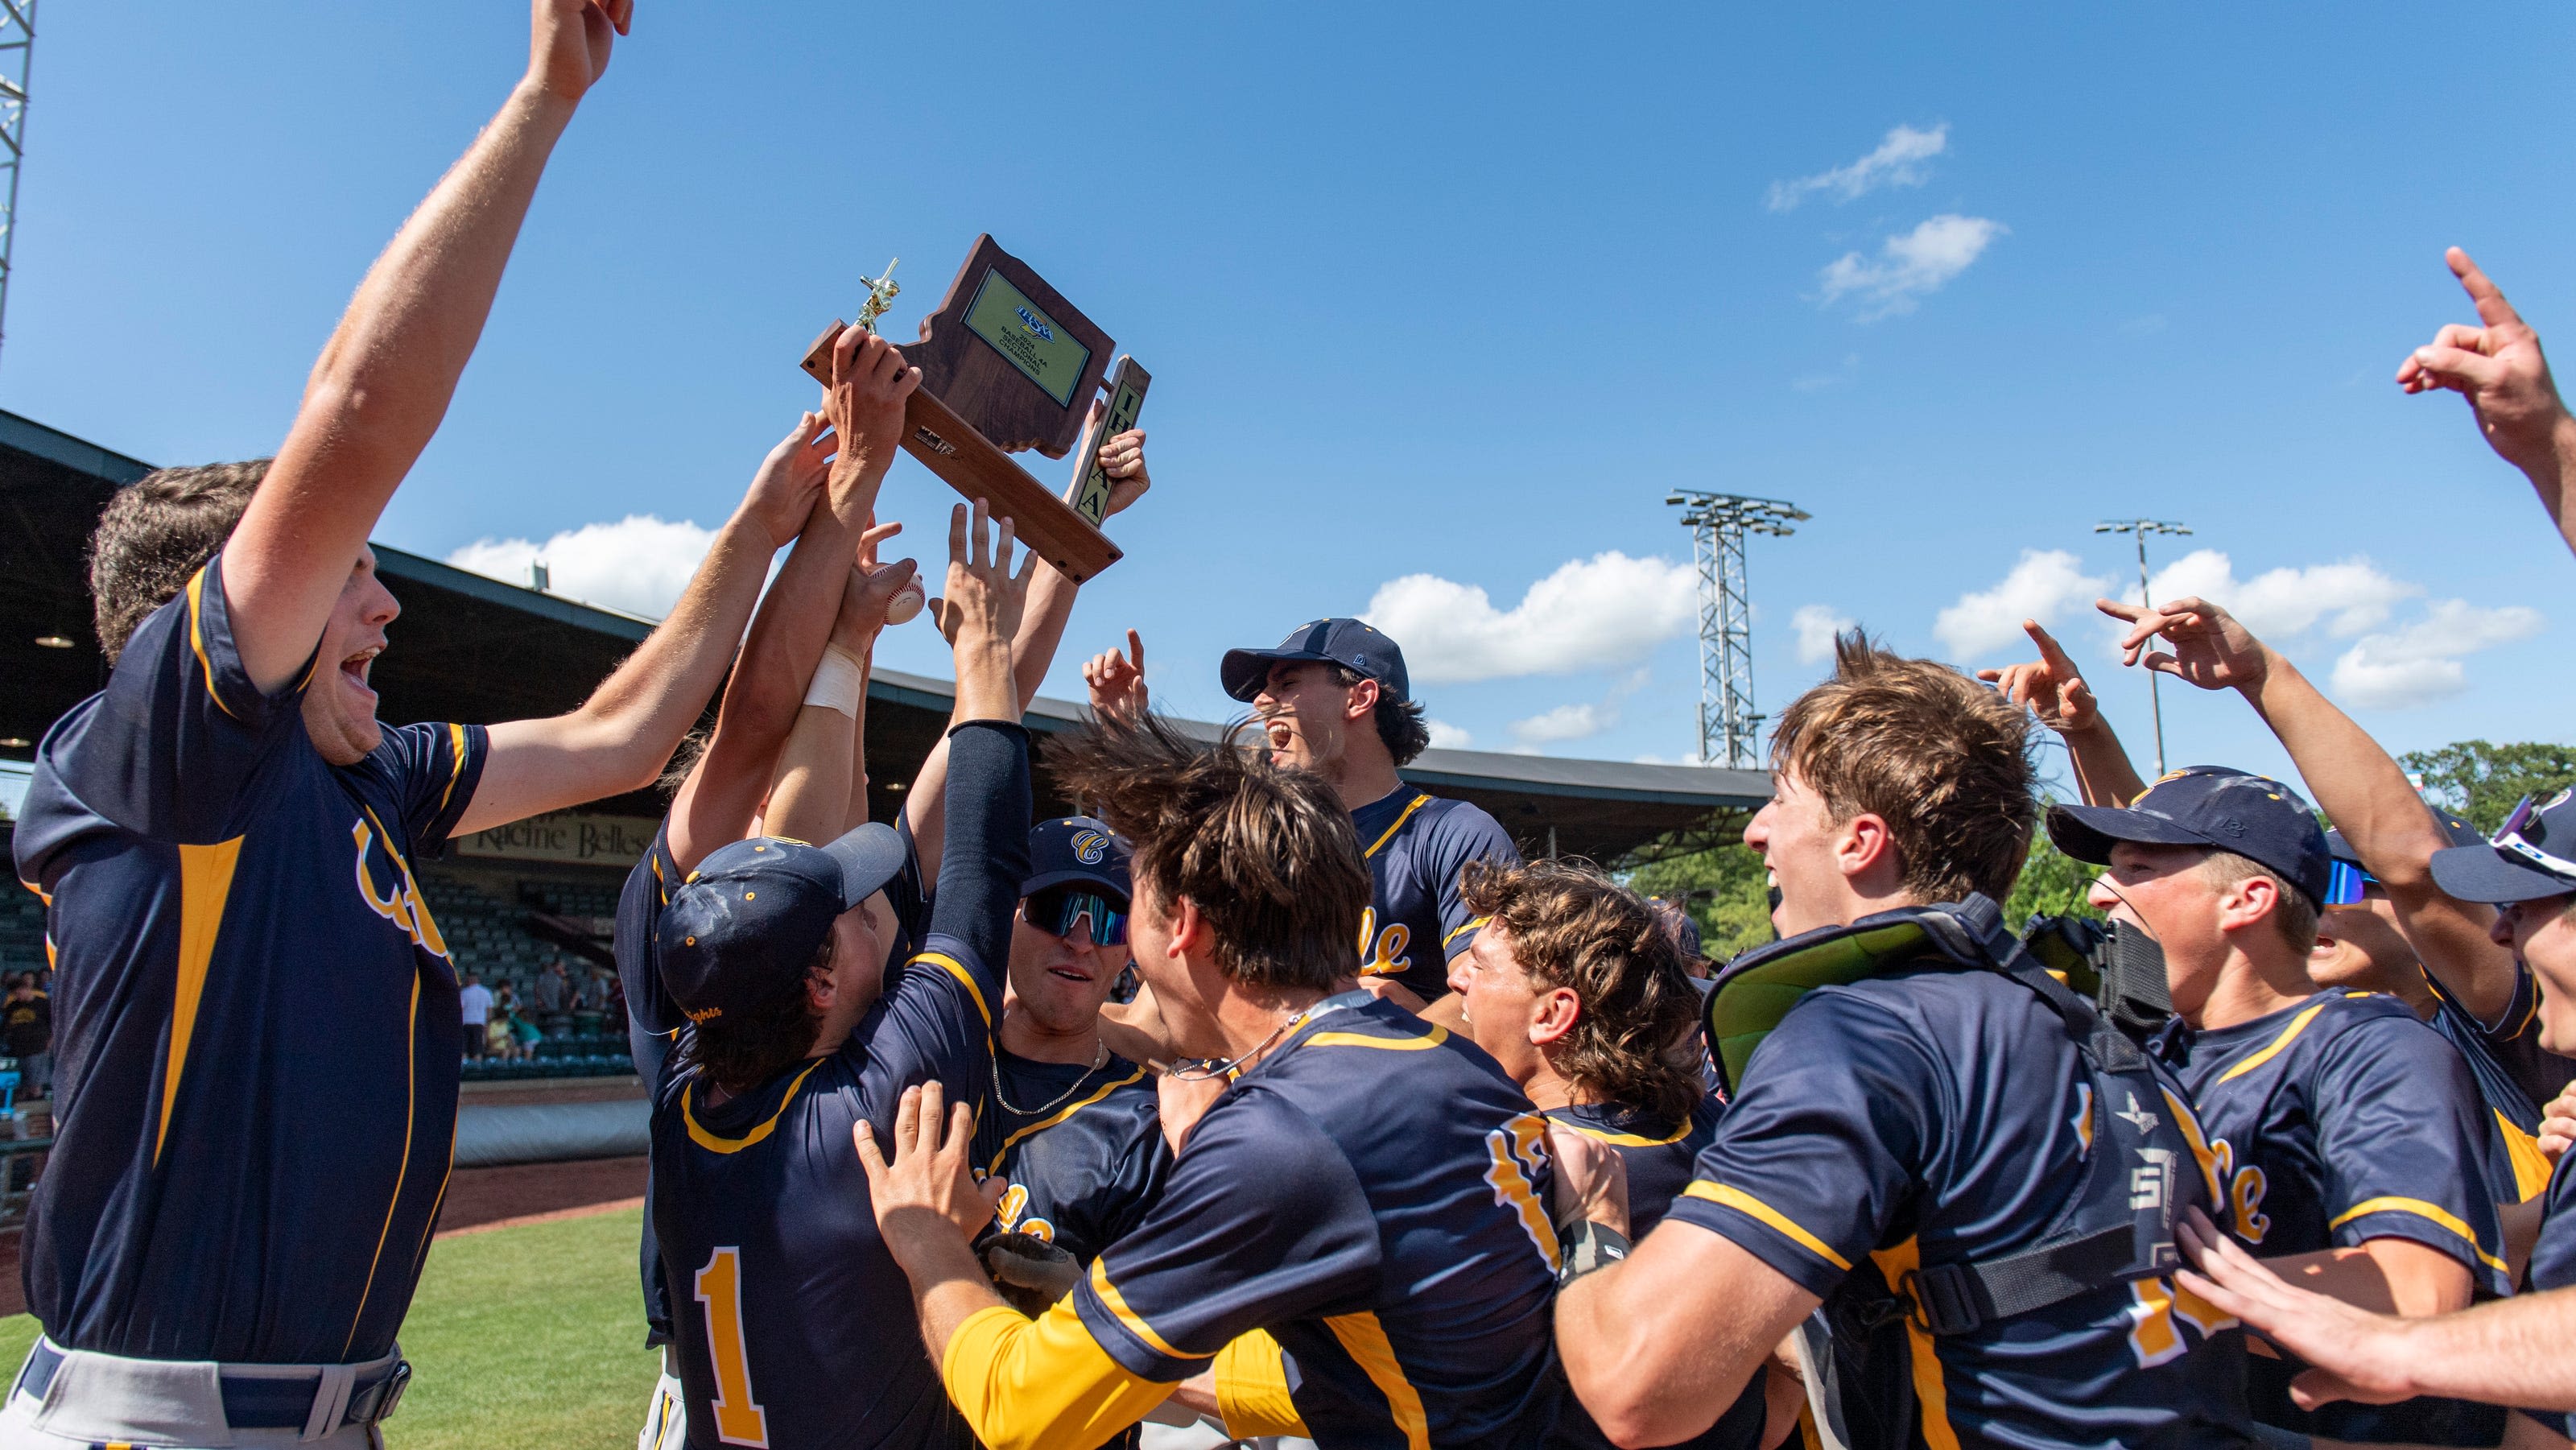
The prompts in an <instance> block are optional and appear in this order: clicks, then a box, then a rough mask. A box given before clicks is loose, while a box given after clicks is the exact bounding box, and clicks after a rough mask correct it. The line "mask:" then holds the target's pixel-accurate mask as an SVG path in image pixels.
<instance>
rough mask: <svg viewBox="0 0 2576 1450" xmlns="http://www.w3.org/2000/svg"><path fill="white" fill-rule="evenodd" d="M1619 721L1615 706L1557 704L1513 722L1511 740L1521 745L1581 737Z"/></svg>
mask: <svg viewBox="0 0 2576 1450" xmlns="http://www.w3.org/2000/svg"><path fill="white" fill-rule="evenodd" d="M1618 723H1619V709H1618V707H1617V706H1616V705H1559V706H1557V707H1556V708H1555V709H1553V710H1550V711H1548V712H1547V713H1546V714H1544V715H1532V716H1531V717H1529V718H1528V719H1526V720H1515V721H1513V722H1512V739H1513V740H1514V741H1516V742H1518V743H1519V744H1520V745H1521V746H1523V747H1524V748H1527V747H1531V746H1539V745H1562V744H1564V743H1565V742H1566V741H1569V740H1584V739H1589V738H1590V737H1592V736H1595V735H1598V734H1600V733H1601V732H1602V731H1604V730H1607V729H1609V728H1610V727H1611V726H1613V725H1616V724H1618Z"/></svg>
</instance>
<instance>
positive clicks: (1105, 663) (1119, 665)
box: [1082, 629, 1146, 723]
mask: <svg viewBox="0 0 2576 1450" xmlns="http://www.w3.org/2000/svg"><path fill="white" fill-rule="evenodd" d="M1082 683H1083V684H1085V685H1087V686H1089V687H1090V690H1091V713H1092V714H1094V715H1097V716H1099V717H1100V718H1101V719H1103V720H1111V719H1117V720H1126V721H1129V722H1131V723H1132V722H1134V721H1138V720H1142V719H1144V718H1145V704H1146V699H1145V696H1146V691H1145V641H1144V639H1143V637H1142V636H1140V635H1138V634H1137V633H1136V631H1134V630H1132V629H1131V630H1129V631H1127V653H1126V654H1120V653H1119V652H1118V651H1116V650H1114V649H1112V650H1103V651H1101V652H1100V653H1098V654H1096V655H1093V656H1092V657H1091V658H1090V659H1088V660H1086V661H1084V662H1083V666H1082Z"/></svg>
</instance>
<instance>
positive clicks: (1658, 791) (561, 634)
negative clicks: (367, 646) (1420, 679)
mask: <svg viewBox="0 0 2576 1450" xmlns="http://www.w3.org/2000/svg"><path fill="white" fill-rule="evenodd" d="M151 468H152V465H150V464H146V463H143V462H141V461H139V460H137V459H133V458H128V457H126V456H124V455H122V454H119V453H115V452H112V451H110V450H108V449H105V448H102V447H99V446H98V445H96V444H93V443H88V442H85V441H83V440H81V439H78V438H74V437H71V436H70V435H68V434H65V433H61V432H58V431H56V430H54V429H51V428H48V427H45V426H44V425H42V424H40V423H36V422H33V421H31V420H29V419H26V418H21V417H19V416H17V415H15V414H12V413H8V412H0V679H5V680H6V681H8V686H7V688H6V689H5V690H0V771H8V770H12V769H14V770H17V771H21V772H23V769H24V766H25V762H27V761H28V760H29V759H30V758H31V757H32V755H33V749H34V742H36V741H37V740H39V739H42V738H43V736H44V732H45V730H46V728H47V727H48V726H49V725H51V724H52V723H53V721H54V719H55V718H56V717H57V716H59V715H61V714H62V713H63V712H64V711H65V710H67V709H69V708H70V707H71V706H72V705H74V704H76V703H77V702H79V701H80V700H81V699H82V698H83V697H85V696H87V695H89V694H90V693H91V692H93V691H95V690H97V689H98V688H99V686H100V685H101V684H102V683H103V681H104V679H105V671H106V664H105V660H104V658H103V657H102V656H101V654H100V653H99V649H98V643H97V638H96V635H95V631H94V630H93V628H92V626H91V622H90V598H89V591H88V587H87V584H86V582H85V572H84V571H85V553H86V548H87V542H88V538H89V535H90V531H91V529H92V528H93V527H94V526H95V525H96V523H97V521H98V517H99V513H100V511H101V510H102V509H104V508H105V507H106V505H107V500H108V497H109V496H110V495H111V494H113V493H114V492H115V491H116V490H117V488H119V487H120V486H122V485H124V484H127V483H131V482H133V481H134V480H135V479H138V478H140V477H142V476H143V475H144V474H145V473H148V472H150V471H151ZM376 555H377V573H378V575H379V577H381V578H382V579H383V580H384V582H385V584H386V586H387V587H388V588H390V589H391V590H392V591H393V593H394V596H395V597H396V598H397V599H399V600H400V601H401V602H402V607H403V614H402V621H401V623H400V624H399V625H398V626H397V627H396V640H397V647H396V648H394V649H392V650H390V651H388V652H387V653H386V655H385V657H384V659H383V660H382V661H381V662H380V663H379V664H378V666H377V667H376V669H375V671H374V674H373V677H372V680H371V683H372V684H373V685H374V687H375V688H376V690H377V691H378V692H379V694H380V695H381V696H382V698H383V704H382V706H381V712H382V715H383V718H385V719H387V720H460V721H468V722H488V721H494V720H508V719H518V718H523V717H527V716H534V715H548V714H555V713H558V712H561V711H565V710H569V709H571V708H573V707H574V706H576V705H578V704H579V703H580V702H581V701H582V700H583V699H584V698H586V697H587V696H588V694H589V693H590V690H591V688H592V687H593V686H594V685H595V684H597V683H598V682H599V681H600V680H601V679H602V678H604V677H605V676H606V675H607V674H608V672H609V671H610V670H611V669H612V668H614V667H615V665H616V664H617V662H618V660H620V659H621V658H623V657H624V656H625V654H626V653H627V652H628V651H629V650H631V649H633V648H634V646H635V645H636V643H637V642H638V641H640V640H642V639H643V638H644V636H645V634H646V632H647V631H649V630H650V629H651V628H652V621H650V620H647V619H642V618H638V617H636V616H634V615H630V614H624V613H620V612H618V611H615V610H610V609H602V608H598V607H596V606H592V605H588V604H583V603H580V602H578V601H574V600H570V599H565V598H561V597H559V596H556V595H553V594H549V593H545V592H542V591H540V590H536V589H531V588H523V587H520V586H518V585H514V584H509V583H505V582H502V581H500V580H497V579H490V578H486V577H484V576H482V575H479V574H472V573H468V572H466V571H464V570H461V569H457V568H454V567H451V566H449V565H447V564H442V563H439V562H438V561H436V560H433V559H427V558H423V557H421V556H420V555H417V554H412V553H407V552H405V551H403V550H401V549H395V548H389V547H387V546H385V545H383V544H378V545H377V546H376ZM951 698H952V697H951V693H950V687H949V685H948V683H947V682H946V681H944V680H934V679H928V678H924V677H922V676H918V675H909V674H903V673H900V672H897V671H892V670H886V671H880V672H878V673H877V675H876V676H875V677H874V678H873V679H872V680H871V682H870V684H869V691H868V717H867V720H868V737H869V738H868V751H869V765H870V775H871V778H872V782H873V794H874V799H872V800H871V802H870V806H871V810H872V812H873V813H875V814H877V815H878V817H879V818H880V819H885V818H890V817H891V816H892V814H893V813H894V811H895V809H896V807H897V806H898V805H899V804H900V802H901V799H902V793H903V791H904V790H905V788H906V787H907V786H908V785H909V784H910V782H911V780H912V777H913V774H914V772H915V771H917V770H918V769H919V767H920V764H921V761H922V759H923V758H924V757H925V756H926V755H927V754H928V753H929V751H930V747H931V745H932V744H933V743H934V742H935V741H936V740H937V739H938V738H939V734H940V732H941V731H942V730H943V729H944V728H945V727H946V724H947V720H948V715H949V708H950V704H951ZM1081 719H1082V708H1081V707H1080V706H1079V705H1077V704H1075V703H1073V702H1069V701H1064V700H1057V699H1048V698H1041V699H1039V700H1038V702H1037V703H1036V705H1035V706H1034V707H1033V708H1032V709H1031V710H1030V711H1029V714H1028V724H1029V725H1030V727H1031V728H1032V729H1033V730H1035V731H1037V732H1039V733H1041V734H1044V733H1050V732H1055V731H1062V730H1069V729H1073V728H1075V727H1076V726H1078V725H1079V724H1080V722H1081ZM1190 728H1192V729H1194V730H1198V731H1203V732H1206V733H1207V734H1209V735H1211V736H1212V735H1214V734H1216V733H1218V732H1219V730H1220V729H1221V727H1219V726H1216V725H1209V724H1202V725H1194V726H1191V727H1190ZM1404 775H1405V778H1406V779H1407V780H1409V781H1412V782H1413V783H1415V784H1417V785H1420V786H1423V787H1425V788H1427V789H1430V790H1434V791H1438V792H1439V793H1440V794H1442V795H1444V796H1453V797H1458V798H1462V799H1465V800H1469V801H1472V802H1474V803H1475V804H1477V805H1479V806H1482V807H1483V808H1484V809H1485V810H1487V811H1488V812H1490V813H1492V815H1493V816H1494V818H1495V819H1496V820H1499V821H1501V822H1502V823H1503V825H1504V826H1505V828H1506V829H1508V830H1510V831H1511V832H1512V834H1513V835H1514V836H1515V837H1516V838H1518V840H1519V843H1520V846H1521V849H1522V850H1523V851H1524V852H1525V853H1527V854H1530V855H1551V854H1560V853H1561V854H1565V855H1579V856H1585V857H1589V858H1591V859H1593V860H1595V861H1600V862H1603V863H1605V864H1613V865H1616V864H1621V863H1627V862H1633V861H1636V860H1640V859H1644V858H1645V857H1647V856H1649V855H1651V854H1654V853H1656V852H1658V851H1660V850H1666V849H1675V848H1687V847H1689V846H1692V845H1696V844H1699V843H1702V842H1704V841H1706V840H1708V839H1710V838H1711V836H1712V835H1713V834H1715V833H1717V832H1723V831H1729V830H1732V829H1734V828H1736V827H1737V826H1739V825H1740V823H1741V820H1742V814H1743V813H1744V812H1746V811H1748V810H1751V809H1754V808H1756V807H1758V806H1759V805H1760V804H1761V803H1762V802H1763V801H1764V800H1765V799H1767V798H1768V797H1769V795H1770V779H1769V777H1768V775H1767V774H1766V773H1764V772H1761V771H1752V770H1728V769H1721V768H1715V767H1705V768H1704V767H1697V766H1668V765H1638V764H1626V763H1619V762H1611V761H1592V760H1566V759H1558V758H1553V757H1541V756H1523V755H1503V754H1493V753H1487V752H1482V751H1468V750H1429V751H1425V752H1424V753H1423V755H1422V757H1421V758H1420V759H1419V760H1417V761H1415V762H1414V763H1413V765H1411V766H1410V767H1408V768H1407V769H1406V770H1405V771H1404ZM21 779H23V776H21ZM1039 788H1040V795H1039V801H1038V804H1039V807H1040V809H1041V810H1042V811H1043V812H1046V813H1054V812H1057V811H1059V810H1063V809H1065V807H1066V803H1065V802H1063V801H1061V800H1057V799H1052V798H1051V797H1050V795H1049V793H1048V790H1047V787H1046V783H1045V780H1044V777H1043V773H1042V774H1041V777H1040V782H1039ZM663 804H664V803H663V801H662V799H661V798H660V797H659V796H657V795H651V794H638V795H632V796H623V797H617V798H613V799H610V800H606V801H601V802H598V803H596V804H594V805H592V806H590V807H586V808H584V809H583V810H580V811H577V812H566V813H563V814H560V815H555V816H546V817H539V818H537V819H534V820H530V821H523V822H519V823H517V824H514V825H511V826H507V827H503V828H500V829H497V830H491V831H484V832H480V833H477V834H476V835H474V836H471V837H467V838H463V839H460V840H458V841H456V842H454V843H452V844H451V845H450V847H449V849H448V852H447V854H446V856H445V858H444V859H443V860H440V861H436V862H430V863H423V869H422V871H421V886H422V890H423V891H424V892H425V893H426V894H427V896H428V898H429V902H430V906H431V909H432V910H433V911H434V912H435V913H436V914H437V918H438V921H439V924H440V927H441V929H442V931H443V933H444V935H445V936H446V939H447V941H448V943H449V945H450V947H451V948H452V950H453V952H454V955H455V958H456V961H457V964H458V967H459V969H460V970H467V971H478V972H480V973H482V974H483V977H484V980H485V982H486V983H487V984H488V985H491V986H493V987H494V988H495V989H496V990H497V988H498V986H499V984H501V983H503V982H509V983H511V984H513V985H514V987H515V988H516V990H517V993H518V995H519V997H520V999H521V1001H522V1002H523V1003H527V1002H533V1001H534V1000H535V995H536V991H535V989H536V979H537V977H538V975H539V974H540V973H541V972H542V971H544V970H545V968H546V967H547V965H548V964H549V963H551V962H553V961H557V960H560V961H562V962H563V963H564V964H565V966H566V969H567V973H568V975H569V976H570V977H572V978H573V979H575V980H576V981H578V980H579V979H581V978H583V977H585V976H587V975H588V974H589V972H590V969H591V968H592V966H594V965H604V964H606V963H607V962H608V961H609V955H608V938H609V930H610V925H611V918H612V917H613V915H614V913H615V911H616V903H617V893H618V889H619V887H620V885H621V884H622V882H623V881H624V878H625V874H626V871H627V869H628V868H629V867H630V866H631V865H632V864H633V863H634V861H635V859H636V858H637V857H638V856H639V855H641V854H642V852H643V850H644V848H645V846H646V845H647V844H648V843H649V841H650V839H651V835H652V832H653V829H654V826H655V823H656V822H657V821H658V820H659V818H660V816H661V813H662V809H663ZM6 830H7V827H6V825H5V824H0V832H5V831H6ZM0 841H5V835H0ZM44 963H45V953H44V916H43V909H42V907H41V905H40V904H39V903H38V901H37V900H36V898H35V896H34V895H33V894H32V893H29V892H26V891H24V890H19V889H16V888H8V889H5V890H0V972H15V971H22V970H27V969H30V968H38V967H42V966H43V965H44ZM523 1010H525V1009H523ZM532 1015H533V1014H532ZM542 1026H543V1029H544V1031H545V1033H546V1037H545V1040H544V1041H543V1042H541V1043H540V1044H538V1046H537V1049H536V1054H535V1056H534V1057H533V1059H531V1060H528V1061H523V1062H511V1063H501V1062H490V1063H478V1064H474V1065H473V1066H472V1067H471V1068H470V1069H469V1072H468V1076H469V1078H473V1077H481V1078H505V1077H556V1076H585V1075H600V1074H611V1073H623V1072H627V1071H630V1070H631V1069H630V1068H629V1066H628V1062H627V1058H626V1046H625V1041H626V1039H625V1030H624V1024H623V1022H620V1021H611V1020H608V1017H607V1014H605V1013H603V1012H602V1011H600V1010H597V1009H596V1008H593V1009H590V1010H567V1011H564V1012H559V1013H553V1014H549V1020H547V1021H545V1022H544V1023H543V1024H542Z"/></svg>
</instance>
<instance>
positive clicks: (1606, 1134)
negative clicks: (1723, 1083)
mask: <svg viewBox="0 0 2576 1450" xmlns="http://www.w3.org/2000/svg"><path fill="white" fill-rule="evenodd" d="M1548 1121H1550V1122H1552V1123H1562V1124H1564V1125H1565V1126H1566V1127H1569V1128H1572V1129H1573V1130H1574V1131H1576V1132H1578V1133H1581V1134H1582V1135H1583V1136H1585V1137H1587V1138H1598V1139H1600V1140H1601V1141H1602V1142H1604V1143H1616V1144H1618V1145H1619V1146H1620V1147H1622V1148H1661V1147H1663V1146H1664V1145H1665V1144H1667V1143H1678V1142H1680V1141H1681V1140H1682V1139H1684V1138H1686V1137H1688V1136H1689V1135H1690V1130H1691V1125H1690V1124H1689V1123H1688V1122H1684V1123H1683V1124H1682V1125H1681V1126H1680V1127H1678V1128H1675V1129H1673V1130H1672V1131H1671V1132H1669V1133H1666V1134H1665V1135H1664V1136H1662V1137H1660V1138H1649V1137H1647V1136H1646V1135H1645V1134H1643V1133H1613V1132H1611V1131H1610V1130H1609V1129H1607V1128H1596V1127H1594V1126H1592V1125H1591V1124H1590V1123H1578V1122H1576V1121H1575V1120H1574V1119H1572V1118H1550V1119H1549V1120H1548Z"/></svg>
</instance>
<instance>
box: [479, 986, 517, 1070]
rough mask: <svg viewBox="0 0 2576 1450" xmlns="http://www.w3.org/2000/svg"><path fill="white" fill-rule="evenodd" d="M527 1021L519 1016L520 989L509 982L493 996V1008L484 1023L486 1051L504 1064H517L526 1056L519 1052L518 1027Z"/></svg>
mask: <svg viewBox="0 0 2576 1450" xmlns="http://www.w3.org/2000/svg"><path fill="white" fill-rule="evenodd" d="M525 1020H526V1019H525V1018H523V1017H521V1016H520V1015H519V989H518V988H517V987H515V986H513V985H512V984H510V983H508V982H503V983H502V984H501V990H499V991H498V992H495V993H493V994H492V1007H491V1011H490V1015H489V1018H488V1020H487V1021H486V1022H485V1023H484V1028H483V1038H484V1050H485V1051H487V1052H489V1053H490V1054H491V1055H492V1056H494V1057H497V1058H499V1059H501V1060H502V1061H503V1062H515V1061H517V1060H518V1059H519V1058H520V1057H522V1056H524V1055H525V1054H524V1053H522V1052H521V1051H520V1050H519V1036H518V1032H517V1028H518V1025H519V1024H520V1023H521V1022H523V1021H525Z"/></svg>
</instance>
